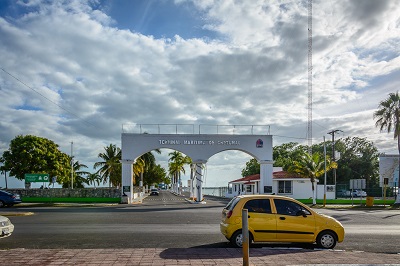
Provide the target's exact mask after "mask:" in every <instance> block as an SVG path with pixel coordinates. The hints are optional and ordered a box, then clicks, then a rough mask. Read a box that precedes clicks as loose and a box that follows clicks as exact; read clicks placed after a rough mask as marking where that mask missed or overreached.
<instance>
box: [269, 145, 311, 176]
mask: <svg viewBox="0 0 400 266" xmlns="http://www.w3.org/2000/svg"><path fill="white" fill-rule="evenodd" d="M307 150H308V148H307V146H303V145H299V144H298V143H297V142H289V143H283V144H281V145H279V146H274V147H273V150H272V157H273V158H274V166H276V167H282V169H283V170H284V171H287V170H288V169H289V167H290V166H291V165H292V164H293V161H295V160H297V159H298V158H300V157H301V156H303V154H304V152H305V151H307Z"/></svg>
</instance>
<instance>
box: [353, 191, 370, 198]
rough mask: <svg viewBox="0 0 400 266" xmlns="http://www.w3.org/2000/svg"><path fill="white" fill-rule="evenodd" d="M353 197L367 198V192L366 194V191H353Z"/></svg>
mask: <svg viewBox="0 0 400 266" xmlns="http://www.w3.org/2000/svg"><path fill="white" fill-rule="evenodd" d="M352 195H353V197H366V196H367V192H365V191H364V190H353V194H352Z"/></svg>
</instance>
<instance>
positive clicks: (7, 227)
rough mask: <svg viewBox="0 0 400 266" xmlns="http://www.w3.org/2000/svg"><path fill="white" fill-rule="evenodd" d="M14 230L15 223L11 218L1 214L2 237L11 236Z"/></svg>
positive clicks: (0, 231)
mask: <svg viewBox="0 0 400 266" xmlns="http://www.w3.org/2000/svg"><path fill="white" fill-rule="evenodd" d="M12 232H14V225H13V224H12V223H11V221H10V219H8V218H7V217H4V216H1V215H0V238H3V237H7V236H10V235H11V234H12Z"/></svg>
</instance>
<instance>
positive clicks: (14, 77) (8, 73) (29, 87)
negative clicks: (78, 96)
mask: <svg viewBox="0 0 400 266" xmlns="http://www.w3.org/2000/svg"><path fill="white" fill-rule="evenodd" d="M1 70H3V71H4V73H6V74H7V75H9V76H10V77H12V78H13V79H15V80H16V81H18V82H19V83H21V84H22V85H24V86H25V87H27V88H28V89H30V90H32V91H34V92H36V93H37V94H39V95H40V96H41V97H43V98H45V99H46V100H47V101H49V102H51V103H52V104H54V105H56V106H57V107H59V108H60V109H62V110H64V111H66V112H67V113H69V114H71V115H72V116H74V117H76V118H78V119H80V120H82V121H83V122H84V123H86V124H87V125H90V126H93V127H96V126H95V125H94V124H92V123H89V122H88V121H86V120H85V119H83V118H81V117H80V116H79V115H77V114H75V113H73V112H71V111H69V110H68V109H66V108H64V107H62V106H61V105H59V104H58V103H56V102H54V101H52V100H50V99H49V98H47V97H46V96H45V95H43V94H42V93H40V92H38V91H37V90H35V89H34V88H32V87H31V86H29V85H28V84H26V83H25V82H23V81H22V80H20V79H19V78H17V77H16V76H14V75H12V74H11V73H10V72H8V71H7V70H5V69H4V68H1Z"/></svg>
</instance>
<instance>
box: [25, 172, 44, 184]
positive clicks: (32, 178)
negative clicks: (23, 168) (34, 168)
mask: <svg viewBox="0 0 400 266" xmlns="http://www.w3.org/2000/svg"><path fill="white" fill-rule="evenodd" d="M49 180H50V179H49V174H25V183H33V182H49Z"/></svg>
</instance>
